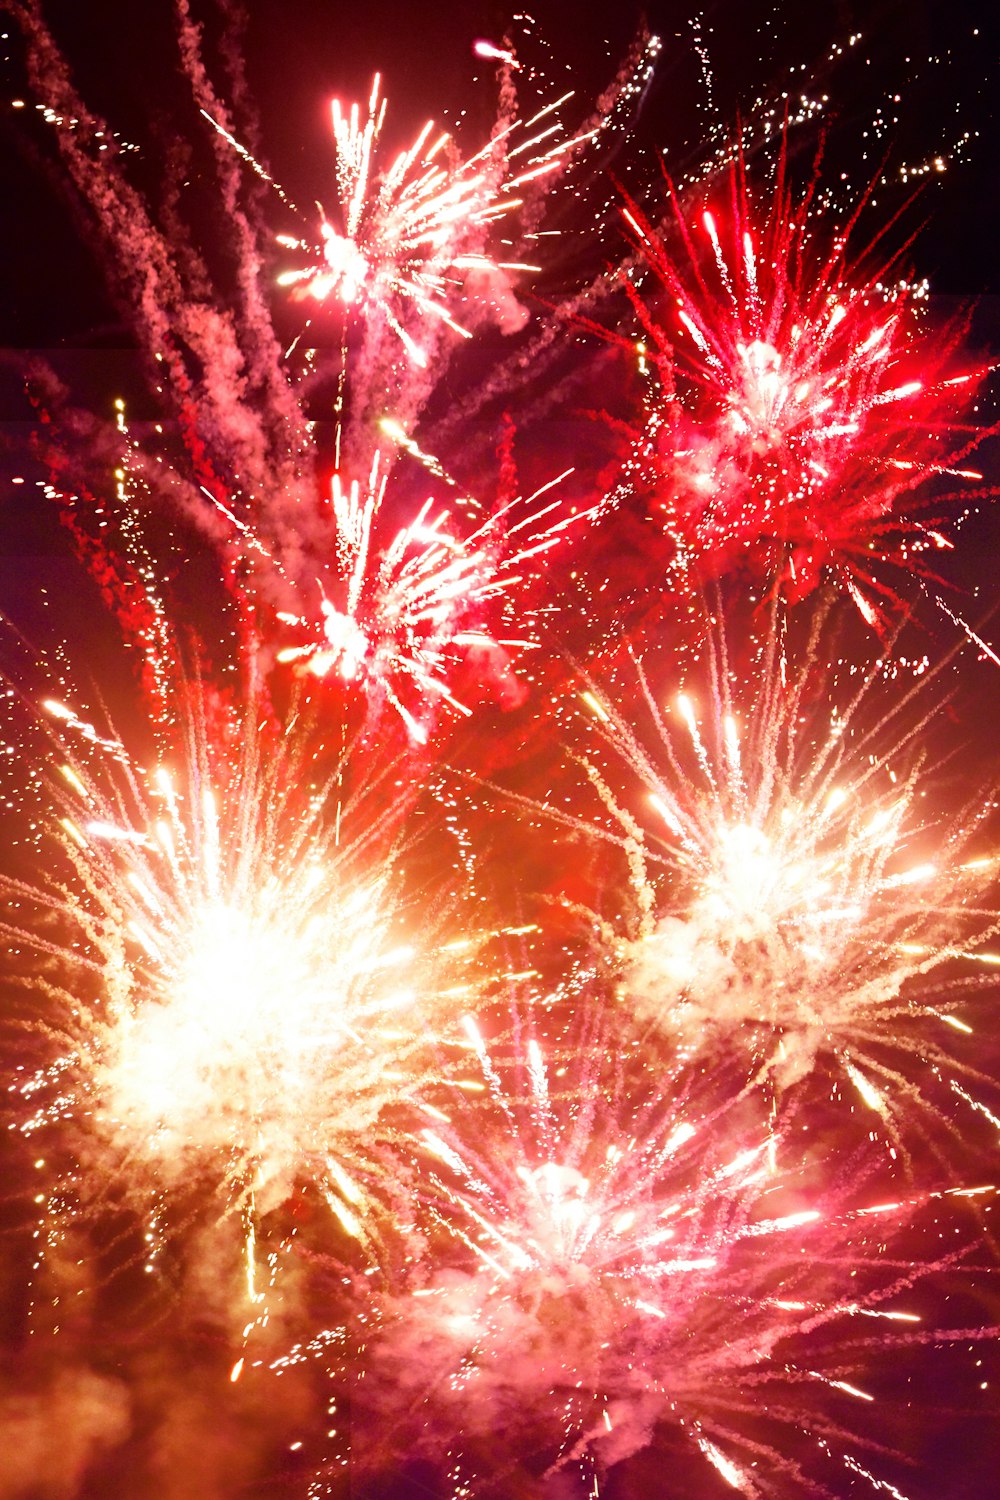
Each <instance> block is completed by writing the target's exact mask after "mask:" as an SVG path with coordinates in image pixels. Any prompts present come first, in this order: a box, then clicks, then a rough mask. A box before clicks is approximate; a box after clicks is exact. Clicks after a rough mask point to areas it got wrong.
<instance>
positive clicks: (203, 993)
mask: <svg viewBox="0 0 1000 1500" xmlns="http://www.w3.org/2000/svg"><path fill="white" fill-rule="evenodd" d="M332 1001H333V996H331V995H330V994H329V990H328V987H327V986H326V985H324V984H323V983H322V982H321V980H320V979H319V978H318V977H317V975H316V974H315V973H313V972H311V966H310V963H309V950H308V945H304V944H303V943H302V941H301V937H300V936H298V935H297V934H296V933H295V932H294V931H283V930H282V929H281V928H280V927H268V926H267V925H266V923H262V922H261V921H260V920H259V919H255V918H252V917H251V916H249V915H248V914H247V913H245V912H242V911H239V910H235V909H233V908H231V907H228V906H226V905H223V904H219V905H214V906H209V907H208V908H207V909H206V910H205V912H204V913H203V914H201V915H200V917H199V919H198V921H197V923H196V925H195V927H194V929H193V931H192V932H191V934H190V937H189V939H188V944H187V946H186V951H184V952H183V953H182V955H181V956H180V958H179V961H178V962H177V963H176V967H175V968H174V970H173V973H172V974H170V975H169V976H168V979H167V985H166V994H165V997H164V1000H163V1001H162V1002H161V1003H151V1004H148V1005H146V1006H144V1007H143V1009H142V1010H140V1011H139V1012H138V1013H137V1014H136V1016H135V1017H134V1019H133V1020H132V1023H131V1025H129V1026H128V1027H127V1028H125V1029H124V1030H123V1034H122V1038H121V1045H120V1048H119V1051H118V1056H117V1058H116V1059H115V1063H114V1066H113V1074H114V1089H113V1096H114V1105H115V1111H116V1113H117V1112H119V1111H125V1112H126V1113H128V1114H130V1115H132V1116H133V1117H134V1118H137V1119H145V1120H146V1122H147V1124H148V1125H149V1126H152V1127H155V1126H160V1127H167V1128H169V1127H170V1125H171V1123H175V1124H176V1125H177V1126H178V1128H181V1129H183V1130H185V1131H189V1130H191V1129H192V1128H194V1129H195V1130H196V1132H197V1134H198V1137H199V1139H200V1140H201V1141H202V1142H203V1143H204V1144H206V1145H218V1144H222V1142H221V1140H220V1139H219V1136H220V1131H221V1132H224V1131H225V1130H226V1129H227V1128H228V1126H227V1121H228V1120H229V1119H230V1118H231V1117H232V1116H234V1115H236V1114H237V1113H239V1114H240V1115H241V1116H249V1117H251V1118H253V1119H255V1120H257V1121H259V1120H260V1119H261V1117H262V1116H264V1115H266V1114H267V1113H268V1111H269V1110H270V1109H271V1108H272V1106H273V1105H274V1103H275V1101H276V1100H277V1099H278V1096H279V1095H283V1096H285V1097H287V1096H288V1095H290V1094H291V1095H294V1094H295V1093H298V1092H301V1089H302V1087H303V1083H304V1077H305V1074H306V1072H307V1071H308V1068H309V1064H310V1060H311V1058H312V1056H313V1055H314V1053H315V1052H316V1050H317V1049H318V1048H321V1047H322V1046H323V1044H324V1043H325V1045H326V1046H329V1044H330V1042H331V1040H332V1038H331V1037H330V1036H327V1035H324V1033H325V1032H326V1031H327V1029H328V1025H329V1023H327V1022H325V1021H324V1014H325V1013H326V1012H327V1011H328V1010H332V1009H334V1007H333V1006H332V1004H331V1002H332Z"/></svg>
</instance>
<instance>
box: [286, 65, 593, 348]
mask: <svg viewBox="0 0 1000 1500" xmlns="http://www.w3.org/2000/svg"><path fill="white" fill-rule="evenodd" d="M495 55H497V56H500V55H501V54H495ZM380 89H381V79H380V78H379V76H378V75H377V74H376V76H375V78H374V80H373V82H372V90H371V95H370V97H369V100H368V112H367V115H366V117H365V119H364V120H363V121H362V119H361V116H360V111H359V109H358V106H357V105H356V104H355V105H352V106H351V108H350V110H348V111H347V113H345V112H344V110H343V109H342V107H341V104H340V101H339V100H337V99H335V100H334V101H333V135H334V141H335V144H336V148H337V199H338V206H339V210H340V214H339V225H338V227H335V226H334V225H333V224H331V223H330V221H329V219H328V218H327V216H326V214H325V213H323V215H322V218H321V221H320V237H321V246H309V245H308V244H307V243H306V242H304V241H302V240H299V239H295V238H292V237H291V236H287V235H283V236H281V237H280V240H281V243H282V244H283V245H285V246H286V247H287V248H289V249H296V250H311V251H312V256H311V259H310V261H309V263H308V264H307V265H305V266H302V267H300V268H298V269H296V270H290V271H285V272H283V273H282V275H281V276H280V277H279V281H280V283H281V285H283V286H289V287H291V288H292V290H293V294H294V295H297V296H300V297H309V298H312V299H314V300H315V301H317V302H326V301H328V300H329V299H331V298H337V299H339V300H340V301H341V302H342V303H344V304H346V305H347V306H348V307H355V306H359V305H365V306H367V307H370V308H377V309H378V311H379V312H380V313H381V315H382V316H383V317H384V318H385V320H386V321H387V322H388V324H389V326H390V327H391V328H392V330H393V332H394V333H395V334H396V335H397V337H398V338H399V339H400V340H401V342H402V343H403V345H404V346H405V348H406V352H407V354H408V356H409V358H410V359H411V360H412V361H413V362H414V363H415V364H417V365H421V366H423V365H426V363H427V351H426V349H425V348H424V347H423V346H422V344H421V343H420V342H419V341H418V339H417V338H416V337H414V336H413V334H412V333H411V332H410V331H409V330H408V328H407V327H406V322H405V321H404V320H405V317H406V312H405V310H406V309H407V308H410V309H412V310H413V311H414V312H415V314H416V317H417V321H418V323H419V322H420V321H421V320H424V319H428V318H430V319H437V320H439V321H440V322H441V323H443V324H445V325H446V326H447V327H448V328H450V329H451V330H452V332H454V333H457V334H460V335H462V336H464V337H468V330H467V329H466V328H465V327H463V325H462V324H461V323H460V322H459V321H458V320H457V319H456V318H455V316H454V315H453V313H452V311H451V309H452V307H453V306H454V303H455V301H456V288H465V289H466V292H465V294H466V295H468V294H470V293H471V291H472V288H473V287H475V286H479V287H480V288H482V289H483V290H482V298H483V300H484V301H486V302H488V301H490V299H491V298H493V299H496V298H500V299H502V300H503V301H504V302H506V301H508V300H509V297H510V294H509V292H508V291H507V290H506V279H507V277H508V276H509V274H510V273H512V272H519V271H528V272H531V271H537V270H539V269H540V268H539V267H538V266H537V265H528V264H524V263H522V262H511V261H496V260H494V259H492V258H491V257H490V256H489V255H488V254H486V253H485V249H484V245H485V241H486V237H487V233H488V230H489V228H490V226H491V225H493V224H494V223H495V222H496V221H497V220H498V219H499V218H501V217H502V216H503V215H505V214H508V213H510V212H511V211H512V210H514V209H516V208H518V207H519V206H520V204H521V201H522V200H521V199H520V198H519V197H518V196H517V195H518V194H519V193H521V192H522V191H523V189H524V188H525V187H527V185H528V184H529V183H533V182H536V181H537V180H538V179H539V178H543V177H546V176H547V175H549V174H551V173H553V172H557V171H559V170H560V169H561V168H562V167H563V166H564V165H565V161H566V159H567V157H568V156H570V155H571V154H572V152H573V151H574V150H575V149H576V148H577V147H579V146H581V145H583V144H584V143H585V142H586V141H588V140H590V139H592V138H593V136H594V135H596V133H597V131H596V129H595V130H591V131H587V132H584V133H583V134H580V135H577V136H574V137H572V138H569V137H566V136H565V135H563V134H562V132H561V129H560V127H559V125H558V123H557V112H558V110H559V108H560V106H562V105H563V104H565V103H566V102H567V100H568V99H569V98H570V97H571V96H570V95H565V96H564V97H563V98H562V99H558V100H556V101H555V102H554V103H552V104H549V105H546V106H545V107H544V108H543V109H541V110H539V111H538V113H537V114H536V115H534V116H533V117H532V118H531V119H530V120H528V121H527V122H525V123H523V124H522V123H521V122H519V121H511V122H509V123H508V124H506V125H503V126H501V127H500V128H498V129H497V130H496V131H495V132H494V133H493V135H492V137H491V138H490V141H489V143H488V144H487V145H486V146H484V147H483V148H482V150H481V151H478V152H477V153H476V154H475V155H474V156H472V157H470V158H468V159H467V160H465V161H463V160H461V158H459V157H458V156H457V154H456V151H455V148H454V145H453V143H452V141H451V137H450V136H449V135H448V134H447V133H443V134H435V132H434V125H433V122H432V121H428V123H427V124H426V125H425V126H424V127H423V129H422V130H421V132H420V134H419V135H418V136H417V138H416V140H415V141H414V142H413V144H412V145H411V146H410V147H409V149H408V150H406V151H403V152H401V153H400V154H399V155H398V156H397V157H396V159H395V161H394V162H393V163H392V165H391V166H389V167H388V168H387V169H386V171H385V172H383V173H378V172H377V171H376V156H377V150H378V142H379V136H380V134H381V131H382V126H383V123H384V120H385V111H386V101H385V100H384V99H381V98H380V97H379V95H380ZM553 136H556V137H558V139H556V141H555V142H554V143H553ZM459 295H460V296H461V295H462V293H459Z"/></svg>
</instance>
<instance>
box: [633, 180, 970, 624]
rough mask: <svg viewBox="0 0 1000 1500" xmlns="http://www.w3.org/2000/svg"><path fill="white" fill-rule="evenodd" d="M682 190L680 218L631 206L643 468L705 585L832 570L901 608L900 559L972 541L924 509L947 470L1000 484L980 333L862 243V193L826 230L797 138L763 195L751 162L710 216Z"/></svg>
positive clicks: (639, 478)
mask: <svg viewBox="0 0 1000 1500" xmlns="http://www.w3.org/2000/svg"><path fill="white" fill-rule="evenodd" d="M671 191H672V203H673V211H674V223H673V225H672V226H670V227H668V228H667V229H664V230H660V229H657V228H656V227H654V225H653V224H652V223H651V222H650V220H649V219H648V218H647V217H646V216H645V215H644V214H643V212H642V210H641V209H640V208H639V206H638V205H637V204H635V203H631V202H630V203H629V204H628V206H627V207H626V209H625V210H624V214H625V220H626V223H627V225H628V228H629V231H630V233H631V234H632V235H633V236H634V238H635V243H636V245H637V248H638V250H639V253H640V255H641V257H642V264H643V265H644V267H645V270H646V272H647V275H648V277H649V279H650V280H651V281H652V285H653V288H655V291H654V290H650V291H649V292H648V293H647V292H646V291H643V292H640V291H638V290H637V289H636V282H637V281H638V278H636V280H635V281H633V280H631V279H629V280H626V289H627V290H628V292H629V295H630V297H631V300H632V303H633V307H634V309H635V311H636V313H637V315H638V317H639V320H640V322H641V325H642V328H643V335H644V341H643V344H642V350H643V361H644V363H648V365H649V366H651V367H652V368H653V369H654V370H655V372H656V378H657V389H656V391H655V393H654V394H652V395H651V397H650V400H649V413H648V419H647V423H646V426H645V428H644V430H643V432H642V434H641V437H640V438H639V439H638V441H637V443H636V445H635V448H634V451H633V453H632V455H631V458H630V461H629V465H628V470H629V473H630V476H631V481H632V482H634V483H635V484H636V485H637V486H639V487H641V488H644V489H646V490H647V491H648V493H649V495H650V500H651V503H652V505H653V506H654V508H655V510H656V511H657V513H658V514H659V516H660V517H661V520H662V524H663V526H664V527H665V529H666V530H667V531H668V533H669V534H670V535H671V536H673V537H674V538H675V540H676V543H677V547H678V567H679V568H680V569H681V571H682V572H688V571H690V572H691V573H692V575H693V577H694V578H695V579H696V580H701V581H702V582H704V580H705V579H706V578H708V577H711V576H716V575H718V574H719V573H721V572H725V571H728V570H731V569H733V568H734V567H736V566H740V565H745V564H746V563H748V562H749V563H750V564H751V565H752V566H753V567H754V568H755V570H759V571H762V572H763V573H764V574H765V575H766V576H769V577H771V578H773V579H774V580H775V582H776V584H777V587H778V588H779V590H780V591H781V593H782V594H783V595H784V596H785V598H787V599H789V600H793V601H794V600H800V599H803V598H805V597H806V596H807V595H809V594H811V593H812V592H813V591H814V590H815V589H816V587H817V585H818V584H819V583H820V581H821V580H822V579H824V578H826V579H832V580H833V581H835V582H837V583H838V584H839V585H840V586H841V587H843V588H845V589H846V590H847V591H848V592H849V593H850V595H851V597H852V598H853V599H854V601H855V604H856V605H857V607H858V609H859V610H860V611H861V613H862V615H863V616H864V618H865V619H866V620H867V621H868V623H869V624H875V623H877V621H878V620H879V616H880V607H881V605H882V604H885V603H888V602H889V601H894V602H896V603H898V598H897V596H896V594H895V593H894V592H893V589H892V587H891V573H889V570H888V569H887V567H886V565H887V564H890V565H891V564H898V565H901V566H904V567H906V568H908V569H910V570H913V571H917V572H918V573H922V574H924V575H926V576H933V569H932V567H931V564H930V561H929V558H930V557H931V556H932V555H933V553H934V552H935V551H939V550H941V549H949V548H951V547H953V546H954V543H953V541H952V540H951V539H950V536H949V527H948V522H947V520H944V521H941V520H939V519H937V517H936V515H934V514H932V515H931V516H930V517H928V515H927V514H926V512H927V511H928V508H932V510H933V508H934V507H936V506H939V505H943V500H944V498H945V497H944V496H942V495H941V494H940V488H941V486H940V485H937V486H933V485H931V484H930V481H932V480H935V479H938V480H940V479H941V478H942V476H943V477H944V478H945V479H946V480H949V481H951V482H952V483H953V484H957V485H958V487H959V490H958V492H959V494H960V495H961V496H962V497H963V498H964V499H965V500H966V501H968V499H969V498H970V497H971V496H973V495H974V494H975V493H977V486H979V485H980V484H981V481H982V479H983V476H982V474H981V473H980V472H979V471H978V470H976V469H972V468H969V467H967V466H966V464H965V460H966V458H967V456H968V454H969V452H970V451H971V450H972V449H973V448H974V447H975V446H976V444H977V443H978V442H979V441H980V440H981V436H982V434H975V435H974V436H973V437H972V438H971V439H970V438H968V437H966V436H964V435H963V433H964V429H963V427H962V426H961V420H962V418H963V416H964V413H965V412H966V411H967V410H968V408H969V407H970V405H971V403H972V400H973V397H974V395H975V393H976V389H977V386H978V384H979V383H980V381H981V379H982V373H983V372H982V371H981V370H972V369H970V368H968V366H967V365H966V366H965V367H964V368H963V366H962V363H961V361H960V360H959V359H957V358H956V355H955V349H956V345H957V344H958V342H959V340H960V338H961V336H962V333H963V332H964V329H962V328H954V327H953V328H951V329H949V330H946V331H945V332H944V334H938V333H936V332H935V330H934V329H933V327H932V326H931V323H930V319H929V317H928V316H927V313H926V308H925V307H923V306H922V304H923V303H924V301H925V299H926V294H927V288H926V286H925V285H920V284H915V283H913V282H912V281H908V280H907V279H906V278H905V276H904V275H903V273H902V271H901V269H900V256H898V255H897V256H895V257H890V258H888V259H883V260H882V261H881V263H879V262H878V261H877V259H876V247H875V246H873V247H871V248H870V249H869V250H868V252H867V253H864V252H855V251H854V250H853V240H854V238H856V235H857V221H858V218H859V216H860V214H861V211H862V208H863V207H864V204H863V203H862V204H861V205H859V207H858V208H857V209H856V210H855V213H854V215H853V217H852V218H851V219H850V220H849V221H848V222H847V223H846V224H843V225H841V226H839V227H837V228H835V229H834V230H833V231H830V230H828V229H826V227H825V226H824V225H823V224H822V222H821V221H820V215H819V209H818V205H817V202H816V196H817V195H816V184H815V182H814V183H813V185H812V188H811V189H809V190H807V191H805V192H803V193H801V194H799V195H798V196H796V194H795V191H794V189H793V188H792V187H791V186H790V185H789V184H788V182H787V179H786V174H785V156H784V152H782V155H781V158H780V162H779V166H778V170H777V174H776V181H775V187H774V193H773V197H772V200H771V202H770V203H769V204H767V205H766V208H764V209H762V208H761V207H759V206H758V204H757V203H756V202H755V201H754V198H753V196H752V195H751V193H750V191H749V189H748V186H747V182H746V178H745V174H744V171H743V168H742V164H738V165H736V166H734V167H732V168H731V170H730V180H729V192H728V195H725V196H724V195H723V194H722V193H721V192H719V191H718V190H716V193H715V196H714V198H713V199H712V200H710V202H708V203H706V205H705V206H704V207H703V208H701V209H700V210H698V211H696V212H694V211H693V212H691V213H690V214H689V213H688V212H687V211H686V210H685V209H684V208H683V207H682V206H681V203H680V200H679V198H678V197H677V195H676V193H674V192H673V189H671ZM884 233H885V230H884V229H883V230H882V234H884ZM882 234H880V236H879V239H881V237H882ZM675 241H676V242H677V244H676V248H675V247H674V242H675ZM921 511H923V512H925V514H924V516H923V518H922V519H921V518H920V517H919V512H921ZM943 513H944V514H947V507H944V510H943ZM887 573H888V576H887Z"/></svg>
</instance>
